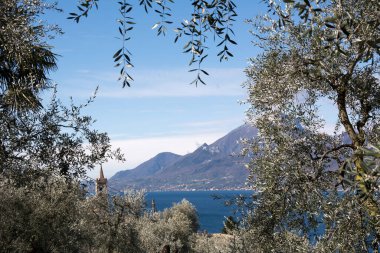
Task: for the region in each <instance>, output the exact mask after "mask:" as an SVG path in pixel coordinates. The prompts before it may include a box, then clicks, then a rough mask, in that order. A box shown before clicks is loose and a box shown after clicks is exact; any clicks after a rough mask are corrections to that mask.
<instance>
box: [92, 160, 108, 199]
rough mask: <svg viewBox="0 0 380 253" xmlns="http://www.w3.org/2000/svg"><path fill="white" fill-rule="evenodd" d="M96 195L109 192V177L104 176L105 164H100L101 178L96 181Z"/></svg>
mask: <svg viewBox="0 0 380 253" xmlns="http://www.w3.org/2000/svg"><path fill="white" fill-rule="evenodd" d="M95 192H96V195H99V194H107V178H105V177H104V173H103V166H102V165H100V173H99V178H97V179H96V181H95Z"/></svg>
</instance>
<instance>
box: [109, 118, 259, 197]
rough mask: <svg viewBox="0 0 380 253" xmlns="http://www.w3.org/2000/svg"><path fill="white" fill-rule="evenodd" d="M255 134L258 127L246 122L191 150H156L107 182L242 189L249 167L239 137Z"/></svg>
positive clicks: (151, 188) (157, 188)
mask: <svg viewBox="0 0 380 253" xmlns="http://www.w3.org/2000/svg"><path fill="white" fill-rule="evenodd" d="M256 135H257V129H256V128H254V127H251V126H249V125H246V124H245V125H242V126H240V127H238V128H236V129H234V130H232V131H230V132H229V133H228V134H227V135H225V136H223V137H221V138H219V139H218V140H216V141H215V142H214V143H212V144H210V145H208V144H207V143H204V144H203V145H201V146H200V147H198V148H197V149H196V150H194V151H193V152H192V153H189V154H186V155H183V156H181V155H177V154H174V153H171V152H162V153H159V154H157V155H156V156H154V157H153V158H151V159H149V160H147V161H145V162H143V163H142V164H140V165H139V166H137V167H136V168H134V169H132V170H124V171H119V172H117V173H116V174H115V175H114V176H113V177H111V178H110V180H109V185H110V186H111V187H112V188H113V189H117V190H119V191H121V190H124V189H126V188H132V189H143V188H144V189H146V190H148V191H165V190H212V189H242V188H244V186H245V181H246V178H247V176H248V171H247V170H246V169H245V166H244V163H245V160H244V158H243V157H241V156H239V155H238V154H239V153H240V150H241V148H242V144H241V142H240V139H242V138H252V137H255V136H256Z"/></svg>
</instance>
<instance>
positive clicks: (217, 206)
mask: <svg viewBox="0 0 380 253" xmlns="http://www.w3.org/2000/svg"><path fill="white" fill-rule="evenodd" d="M250 193H251V191H172V192H148V193H147V195H146V200H147V204H148V207H150V205H151V203H152V199H154V200H155V202H156V208H157V210H158V211H162V210H164V209H165V208H169V207H171V206H173V203H178V202H180V201H181V200H182V199H187V200H188V201H190V202H191V203H192V204H193V205H194V206H195V208H196V209H197V212H198V215H199V221H200V230H201V231H204V230H206V231H207V232H209V233H219V232H220V231H221V230H222V228H223V221H224V220H225V217H227V216H230V215H232V216H234V213H233V210H234V208H233V207H231V206H225V204H224V203H225V201H226V200H229V199H231V198H233V197H234V196H236V195H239V194H244V195H247V196H248V195H249V194H250ZM215 195H218V196H223V198H222V199H214V197H213V196H215Z"/></svg>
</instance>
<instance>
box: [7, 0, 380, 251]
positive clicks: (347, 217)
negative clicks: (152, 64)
mask: <svg viewBox="0 0 380 253" xmlns="http://www.w3.org/2000/svg"><path fill="white" fill-rule="evenodd" d="M96 2H97V1H94V0H90V1H81V3H82V4H84V7H86V5H87V7H88V6H91V4H92V3H96ZM140 2H141V3H148V2H149V3H152V1H140ZM170 2H172V1H170ZM266 2H267V4H268V8H269V9H270V12H269V13H268V15H265V16H262V17H259V18H258V19H257V20H251V21H249V22H251V23H252V25H253V30H252V33H253V34H254V36H256V40H255V42H256V43H257V46H259V47H261V48H262V53H261V54H260V55H259V56H258V57H256V58H255V59H252V61H251V66H250V67H248V68H247V70H246V73H247V78H248V81H247V83H246V87H247V90H248V94H249V98H248V101H247V102H248V103H249V104H250V105H252V107H251V109H250V111H249V112H248V121H249V123H250V124H253V125H255V126H256V127H257V128H258V129H259V134H260V136H259V138H257V139H254V140H247V141H246V143H247V148H246V149H245V150H244V152H245V154H246V155H248V156H249V157H250V158H251V159H250V162H249V164H247V168H248V169H249V170H250V172H251V175H250V177H249V179H248V182H249V183H250V185H251V186H252V188H253V189H254V190H255V194H254V195H253V196H252V198H249V199H237V200H236V204H237V205H238V206H239V207H242V208H241V210H242V216H241V220H239V221H238V222H237V224H236V225H233V226H230V227H229V229H226V232H227V233H228V235H225V236H219V237H218V236H213V237H210V236H208V235H201V234H196V231H197V229H198V221H197V215H196V212H195V209H194V207H193V206H192V205H191V204H190V203H189V202H187V201H183V202H181V203H179V204H177V205H175V206H173V207H172V208H170V209H167V210H165V211H163V212H156V213H152V212H149V211H146V210H145V206H144V197H143V194H142V193H140V192H130V193H127V194H126V195H125V196H123V197H112V198H108V197H106V196H102V195H100V196H97V197H88V196H86V193H85V192H84V191H83V188H82V187H81V185H80V182H81V181H82V179H83V178H84V176H85V173H86V170H88V169H93V168H94V167H95V166H97V165H99V164H101V163H103V162H105V161H107V159H109V158H116V159H120V160H122V159H123V156H122V155H121V154H120V152H119V151H118V150H112V149H111V146H110V140H109V137H108V136H107V134H106V133H100V132H98V131H96V130H94V129H93V128H92V123H93V120H92V119H91V117H89V116H84V115H82V112H81V111H82V109H83V108H84V107H87V106H89V104H90V103H91V102H92V100H93V98H90V99H89V101H88V103H86V104H84V105H75V104H74V103H72V104H70V105H68V106H64V105H62V103H61V102H60V101H59V99H58V98H57V96H56V92H55V90H54V89H53V87H52V83H51V81H50V80H49V78H48V74H49V71H52V70H54V69H55V68H56V56H55V55H54V53H53V52H52V51H51V47H50V46H49V45H48V44H47V42H46V41H47V40H48V38H50V37H51V36H53V35H54V34H57V33H59V32H60V30H59V29H58V28H56V27H54V26H48V25H46V24H45V23H43V22H42V23H41V22H40V18H41V17H42V16H43V13H44V12H45V11H46V10H47V9H49V8H51V9H54V8H55V6H54V5H48V4H46V2H45V1H42V0H24V1H21V0H3V1H2V2H1V3H0V22H1V23H0V43H1V44H0V60H1V62H0V82H1V85H0V127H1V129H0V213H1V216H0V247H1V249H2V250H3V251H5V252H158V251H162V252H168V251H169V250H171V251H174V252H175V251H178V252H247V253H248V252H378V251H379V250H380V187H379V185H380V168H379V164H380V162H379V159H380V151H379V146H376V145H373V144H376V143H379V142H380V132H379V126H380V121H379V120H380V113H379V109H380V100H379V98H380V84H379V48H380V45H379V43H380V34H379V33H380V30H379V26H380V16H379V13H380V2H379V1H376V0H338V1H323V0H320V1H317V0H316V1H313V0H284V1H266ZM160 3H161V2H160ZM161 4H162V3H161ZM193 5H194V7H195V13H193V18H192V21H191V22H190V25H188V26H187V25H186V26H185V27H184V28H183V29H184V30H185V31H186V32H183V36H185V35H186V36H190V37H191V36H193V37H194V35H196V37H197V38H198V39H196V40H192V43H195V44H192V45H191V44H190V50H189V51H188V52H191V53H192V54H193V60H192V63H193V61H194V60H197V59H198V60H199V63H200V62H201V61H202V58H199V57H201V55H202V54H203V50H204V45H203V44H202V43H203V39H205V38H206V37H202V36H204V33H203V32H207V31H210V30H211V31H216V32H217V33H218V32H220V33H219V35H221V34H224V35H225V33H224V31H227V32H228V31H230V30H228V29H229V26H228V23H229V22H230V21H233V17H234V15H236V13H235V9H234V8H233V7H234V5H233V4H231V3H230V2H229V1H227V0H226V1H213V2H212V3H208V2H207V1H200V0H195V1H193ZM122 6H125V7H124V9H123V8H122V10H127V9H128V8H127V6H128V5H126V2H124V3H123V4H122ZM213 8H217V9H218V8H224V9H222V10H223V11H221V12H218V11H216V12H212V13H210V12H208V11H206V10H212V9H213ZM203 10H204V11H203ZM215 13H216V14H217V15H216V14H215ZM223 13H227V14H229V15H227V14H226V15H227V19H225V18H226V16H225V15H223ZM211 14H213V15H214V14H215V15H214V16H210V15H211ZM207 15H208V16H207ZM218 15H219V16H218ZM218 18H219V19H220V20H219V21H220V22H218ZM125 19H126V20H128V17H125ZM218 23H220V24H221V26H222V27H224V26H227V28H225V27H224V29H222V30H220V29H219V28H218ZM195 24H198V25H199V24H201V27H202V29H200V30H197V29H196V25H195ZM124 28H125V29H126V30H125V31H127V30H128V27H124ZM161 29H162V28H161ZM226 29H227V30H226ZM125 31H124V32H125ZM121 33H123V31H122V32H121ZM227 34H228V33H227ZM228 38H229V37H226V36H224V42H228V43H232V44H234V42H233V41H232V42H231V39H230V40H229V39H228ZM124 39H128V38H126V37H124ZM222 41H223V39H222ZM222 44H223V43H222ZM121 51H122V50H121ZM121 51H120V52H121ZM223 52H224V54H227V55H229V54H228V53H229V51H227V50H224V51H222V55H223ZM119 54H120V53H119ZM127 56H128V55H127ZM127 56H124V55H123V57H124V58H126V57H127ZM120 58H121V57H119V56H118V55H117V54H116V57H115V60H116V59H119V60H120ZM124 64H127V65H128V64H129V62H128V61H124ZM197 71H198V73H200V72H202V73H204V72H203V70H202V69H200V66H199V65H198V69H197ZM122 72H123V71H122ZM124 75H127V74H126V73H124ZM126 78H127V79H125V80H127V81H128V80H129V79H128V76H127V77H126ZM196 80H198V82H201V79H199V75H198V77H197V78H196ZM124 84H125V85H129V83H128V82H125V83H124ZM44 90H45V91H46V90H50V91H52V99H51V102H50V103H48V104H45V105H42V102H41V99H40V98H39V95H40V93H41V92H42V91H44ZM321 101H322V102H323V101H330V102H331V104H332V105H331V108H335V110H336V120H337V125H336V129H335V133H334V134H332V135H327V134H326V133H324V132H323V131H322V128H323V126H324V122H323V119H322V118H321V115H320V113H319V105H320V104H321V103H322V102H321ZM371 143H372V145H371Z"/></svg>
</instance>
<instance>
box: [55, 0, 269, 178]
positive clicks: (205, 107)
mask: <svg viewBox="0 0 380 253" xmlns="http://www.w3.org/2000/svg"><path fill="white" fill-rule="evenodd" d="M134 2H136V3H137V2H138V1H134ZM236 3H237V4H238V9H237V12H238V14H239V16H238V17H237V22H236V24H235V28H234V31H235V33H236V36H235V40H236V41H237V42H238V45H237V46H234V47H233V48H232V50H231V51H232V52H233V54H234V55H235V57H234V58H231V59H230V60H228V62H224V63H219V60H218V58H217V57H216V54H217V50H215V49H211V50H210V52H209V55H210V56H209V59H208V61H207V62H206V63H205V64H204V68H205V69H206V70H207V71H208V72H209V73H210V77H209V78H206V79H205V81H206V82H207V85H206V86H203V85H201V86H198V87H195V86H194V85H189V83H190V82H191V80H192V79H193V78H194V75H193V74H191V73H188V72H187V70H188V69H189V67H188V65H187V64H188V62H189V60H190V58H189V57H190V56H189V55H188V54H183V53H182V48H183V45H184V44H185V42H186V40H184V39H182V40H180V41H179V42H177V44H174V43H173V41H174V32H169V34H168V35H167V36H166V37H162V36H161V37H157V36H156V31H154V30H152V29H151V28H152V26H153V25H154V24H155V22H156V21H158V20H159V17H158V16H157V15H155V14H154V13H153V12H151V13H150V14H149V15H146V14H145V12H144V11H143V9H142V8H140V7H139V6H137V5H136V6H135V8H134V11H133V12H132V15H133V16H134V17H135V21H136V22H137V25H136V27H135V29H134V30H133V31H132V33H131V36H132V40H130V42H128V44H127V47H128V49H129V50H130V51H131V52H132V54H133V56H132V62H133V64H134V66H135V68H134V69H133V70H131V74H132V76H133V78H134V79H135V81H134V82H132V87H131V88H124V89H123V88H121V83H120V82H118V81H117V78H118V69H116V68H114V67H113V65H114V64H113V59H112V56H113V54H114V53H115V52H116V51H117V50H118V49H119V48H120V46H121V42H120V41H119V40H117V39H115V37H116V36H117V35H118V32H117V23H116V20H117V19H118V18H119V16H118V10H117V4H116V1H109V0H108V1H107V0H101V1H100V5H99V10H94V11H93V12H91V13H90V15H89V17H88V18H84V19H83V20H82V21H81V22H80V23H79V24H76V23H75V22H73V21H72V20H68V19H67V17H68V13H70V12H73V11H75V4H76V1H60V5H59V6H60V7H61V8H62V9H63V10H64V11H65V12H64V13H54V14H48V20H49V22H50V23H55V24H58V25H59V26H60V27H61V28H62V29H63V31H64V32H65V34H64V35H63V36H59V37H57V38H56V39H55V40H54V41H52V45H53V46H54V49H53V50H54V52H55V53H57V54H59V55H60V57H59V59H58V60H59V61H58V71H56V72H54V73H53V74H52V79H53V80H54V81H56V82H57V84H58V92H59V96H60V97H61V98H62V99H63V100H66V99H67V98H68V97H70V96H72V97H73V98H74V101H76V102H78V103H80V102H83V101H85V99H86V98H88V97H89V96H90V95H91V94H92V93H93V92H94V90H95V89H96V87H97V86H99V92H98V95H97V98H96V100H95V102H94V103H93V104H92V105H91V106H90V107H89V109H88V111H86V113H87V114H89V115H91V116H93V117H94V118H95V119H96V120H97V122H96V123H95V127H96V128H97V129H99V130H101V131H105V132H108V133H109V135H110V137H111V139H112V144H113V145H114V146H115V147H120V148H121V149H122V151H123V152H124V153H125V156H126V162H125V163H117V162H115V161H110V162H109V163H107V164H105V165H103V168H104V172H105V174H106V176H107V177H111V176H112V175H113V174H114V173H115V172H117V171H119V170H123V169H132V168H134V167H136V166H137V165H139V164H140V163H142V162H144V161H146V160H147V159H149V158H151V157H153V156H154V155H156V154H158V153H159V152H164V151H170V152H174V153H177V154H186V153H188V152H192V151H193V150H194V149H195V148H197V146H199V145H201V144H203V143H205V142H206V143H212V142H213V141H215V140H216V139H218V138H220V137H222V136H223V135H225V134H226V133H228V132H229V131H231V130H232V129H234V128H236V127H238V126H239V125H241V124H243V123H244V119H245V110H246V109H247V108H248V106H247V105H241V103H239V101H244V100H245V98H246V96H247V95H246V90H245V89H244V88H242V87H241V85H242V83H243V82H244V81H245V80H246V77H245V74H244V68H246V67H247V66H248V59H249V58H250V57H254V56H255V55H256V54H257V53H258V51H257V48H255V47H254V46H253V45H252V43H251V40H252V39H253V37H252V36H251V35H250V34H249V29H250V26H249V25H248V24H246V23H245V22H244V20H245V19H248V18H253V17H254V16H256V15H258V14H263V13H265V12H266V8H265V6H263V4H262V3H261V1H251V0H240V1H236ZM172 9H173V16H174V18H173V21H175V22H177V23H178V22H180V21H182V20H183V19H186V18H189V17H190V11H191V10H190V1H184V0H181V1H179V0H177V1H176V4H175V5H173V6H172ZM173 28H174V27H173ZM89 175H90V176H91V177H95V176H96V175H97V171H92V172H89Z"/></svg>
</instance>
